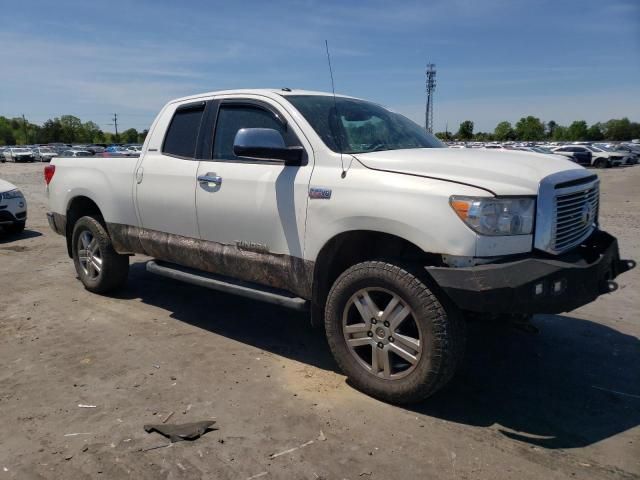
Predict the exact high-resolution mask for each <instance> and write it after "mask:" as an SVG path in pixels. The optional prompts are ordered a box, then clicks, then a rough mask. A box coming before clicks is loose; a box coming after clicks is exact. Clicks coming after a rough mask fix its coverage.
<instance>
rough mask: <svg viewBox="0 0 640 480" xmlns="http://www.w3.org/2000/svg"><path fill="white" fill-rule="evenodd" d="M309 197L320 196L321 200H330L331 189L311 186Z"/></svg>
mask: <svg viewBox="0 0 640 480" xmlns="http://www.w3.org/2000/svg"><path fill="white" fill-rule="evenodd" d="M309 198H319V199H321V200H329V199H330V198H331V189H330V188H318V187H311V188H310V189H309Z"/></svg>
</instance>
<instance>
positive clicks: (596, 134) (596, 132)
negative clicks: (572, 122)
mask: <svg viewBox="0 0 640 480" xmlns="http://www.w3.org/2000/svg"><path fill="white" fill-rule="evenodd" d="M587 140H591V141H597V140H604V134H603V133H602V128H601V127H600V124H599V123H594V124H593V125H591V126H590V127H589V129H588V130H587Z"/></svg>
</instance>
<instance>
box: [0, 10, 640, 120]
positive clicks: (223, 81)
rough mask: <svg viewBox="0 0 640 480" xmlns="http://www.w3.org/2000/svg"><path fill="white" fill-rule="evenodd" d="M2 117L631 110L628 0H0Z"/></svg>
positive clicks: (634, 18) (554, 115) (635, 70)
mask: <svg viewBox="0 0 640 480" xmlns="http://www.w3.org/2000/svg"><path fill="white" fill-rule="evenodd" d="M0 5H2V8H1V11H2V19H3V21H2V27H1V28H0V115H4V116H9V117H13V116H19V115H22V114H24V115H25V116H26V117H27V118H28V119H29V120H31V121H33V122H35V123H42V122H44V121H45V120H47V119H48V118H52V117H56V116H60V115H64V114H72V115H76V116H78V117H80V118H81V119H82V120H83V121H87V120H92V121H95V122H96V123H98V124H99V125H100V127H101V128H102V129H103V130H105V131H113V126H112V125H110V123H111V122H112V116H113V113H114V112H116V113H118V126H119V130H123V129H125V128H129V127H133V128H136V129H138V130H142V129H144V128H147V127H148V126H149V125H150V124H151V122H152V121H153V119H154V117H155V115H156V113H157V112H158V111H159V109H160V108H161V107H162V105H163V104H165V103H166V102H167V101H169V100H171V99H172V98H176V97H180V96H185V95H191V94H195V93H201V92H207V91H213V90H219V89H228V88H272V87H274V88H280V87H290V88H303V89H310V90H323V91H330V90H331V80H330V76H329V70H328V66H327V57H326V53H325V44H324V41H325V39H326V40H328V42H329V48H330V51H331V57H332V64H333V71H334V78H335V87H336V92H337V93H342V94H346V95H353V96H356V97H360V98H365V99H369V100H373V101H375V102H377V103H381V104H383V105H386V106H387V107H389V108H391V109H393V110H395V111H398V112H400V113H403V114H405V115H407V116H408V117H409V118H411V119H413V120H415V121H416V122H418V123H419V124H421V125H423V124H424V105H425V99H426V94H425V75H424V71H425V66H426V64H427V63H429V62H432V63H435V64H436V68H437V76H436V82H437V86H436V91H435V99H434V101H435V104H434V119H435V120H434V130H435V131H442V130H444V129H445V127H447V126H448V130H449V131H455V130H457V127H458V125H459V124H460V122H462V121H463V120H467V119H468V120H472V121H473V122H474V123H475V130H476V131H493V129H494V127H495V125H496V124H497V123H498V122H500V121H503V120H508V121H511V122H514V123H515V122H516V121H517V120H518V119H519V118H520V117H522V116H526V115H535V116H537V117H539V118H541V119H542V120H544V121H549V120H555V121H556V122H558V123H560V124H568V123H570V122H571V121H573V120H576V119H580V120H586V121H587V122H588V123H590V124H591V123H594V122H597V121H606V120H609V119H610V118H621V117H625V116H626V117H629V118H630V119H631V120H635V121H640V1H638V0H599V1H594V0H577V1H573V0H570V1H561V0H555V1H547V0H538V1H533V0H531V1H520V0H477V1H474V0H422V1H402V0H395V1H393V2H391V1H380V0H372V1H356V0H353V1H333V0H323V1H316V0H301V1H276V0H272V1H264V0H258V1H254V0H251V1H239V0H235V1H234V0H227V1H217V0H202V1H189V0H183V1H174V2H170V1H165V0H153V1H146V0H138V1H130V2H127V1H118V0H110V1H104V0H92V1H86V0H81V1H64V0H58V1H55V2H52V1H49V0H45V1H38V0H23V1H15V0H1V2H0Z"/></svg>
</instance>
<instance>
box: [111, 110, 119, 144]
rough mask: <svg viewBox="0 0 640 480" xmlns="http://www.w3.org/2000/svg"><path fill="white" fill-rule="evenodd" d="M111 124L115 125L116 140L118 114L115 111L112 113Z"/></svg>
mask: <svg viewBox="0 0 640 480" xmlns="http://www.w3.org/2000/svg"><path fill="white" fill-rule="evenodd" d="M113 125H114V126H115V127H116V142H117V141H118V140H120V139H119V138H118V114H117V113H114V114H113Z"/></svg>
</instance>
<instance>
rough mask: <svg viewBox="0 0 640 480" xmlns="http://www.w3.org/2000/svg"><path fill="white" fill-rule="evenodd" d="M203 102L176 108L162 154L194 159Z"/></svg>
mask: <svg viewBox="0 0 640 480" xmlns="http://www.w3.org/2000/svg"><path fill="white" fill-rule="evenodd" d="M204 106H205V104H204V102H201V103H198V104H195V105H185V106H181V107H178V109H177V110H176V113H175V114H174V115H173V119H172V120H171V124H170V125H169V128H168V129H167V134H166V136H165V137H164V144H163V145H162V153H166V154H168V155H174V156H176V157H183V158H195V155H196V144H197V141H198V133H199V132H200V123H201V121H202V115H203V113H204Z"/></svg>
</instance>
